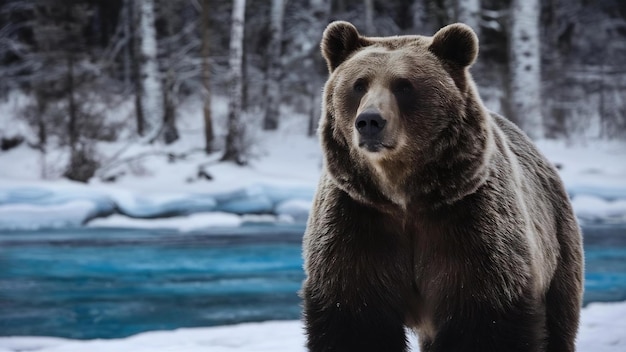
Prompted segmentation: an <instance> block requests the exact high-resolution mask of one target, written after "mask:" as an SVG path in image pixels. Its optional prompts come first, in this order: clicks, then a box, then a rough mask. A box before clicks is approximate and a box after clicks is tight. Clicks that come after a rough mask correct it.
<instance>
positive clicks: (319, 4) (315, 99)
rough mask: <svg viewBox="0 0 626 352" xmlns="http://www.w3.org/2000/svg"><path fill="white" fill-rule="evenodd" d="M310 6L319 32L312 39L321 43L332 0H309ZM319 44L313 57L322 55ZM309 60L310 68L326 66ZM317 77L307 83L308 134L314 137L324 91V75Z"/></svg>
mask: <svg viewBox="0 0 626 352" xmlns="http://www.w3.org/2000/svg"><path fill="white" fill-rule="evenodd" d="M309 7H310V8H311V13H312V14H313V18H314V25H315V26H317V28H316V30H315V31H314V33H317V36H316V37H315V38H311V40H313V41H315V42H317V43H319V42H320V41H321V39H322V32H323V31H324V26H326V24H327V23H328V17H329V16H330V10H331V1H330V0H309ZM318 48H319V46H318V45H316V46H314V50H315V52H314V53H311V55H310V57H313V58H320V59H321V55H320V54H319V51H318V50H319V49H318ZM307 61H308V65H310V66H311V67H310V70H315V69H316V67H319V66H324V65H318V64H317V63H316V61H315V60H313V59H311V60H307ZM314 77H315V79H313V80H311V81H309V83H308V84H307V93H308V94H309V95H310V104H311V106H310V107H309V123H308V126H309V128H308V131H307V133H308V136H309V137H312V136H314V135H315V131H316V130H317V125H318V122H319V119H320V115H321V108H320V104H321V103H320V102H321V100H322V99H321V93H322V89H321V88H322V85H323V84H324V83H323V80H322V78H321V77H323V75H317V74H316V75H315V76H314Z"/></svg>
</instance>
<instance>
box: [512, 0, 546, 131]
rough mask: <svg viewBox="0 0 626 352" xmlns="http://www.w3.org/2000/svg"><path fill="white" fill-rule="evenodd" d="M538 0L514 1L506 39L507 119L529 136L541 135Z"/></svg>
mask: <svg viewBox="0 0 626 352" xmlns="http://www.w3.org/2000/svg"><path fill="white" fill-rule="evenodd" d="M540 12H541V10H540V6H539V1H538V0H514V1H513V4H512V11H511V29H510V39H509V71H510V74H511V78H510V85H511V89H510V93H511V96H510V99H509V104H510V112H511V113H512V116H510V118H511V119H512V120H513V121H514V122H515V123H517V124H518V125H519V126H520V127H521V128H522V129H523V130H524V131H525V132H526V133H527V134H528V136H529V137H530V138H532V139H538V138H543V137H544V126H543V116H542V114H541V50H540V36H539V16H540V14H541V13H540Z"/></svg>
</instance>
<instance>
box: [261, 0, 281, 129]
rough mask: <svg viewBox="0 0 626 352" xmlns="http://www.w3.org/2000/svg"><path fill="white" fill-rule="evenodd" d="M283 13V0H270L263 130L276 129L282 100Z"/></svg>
mask: <svg viewBox="0 0 626 352" xmlns="http://www.w3.org/2000/svg"><path fill="white" fill-rule="evenodd" d="M284 13H285V1H284V0H272V13H271V23H270V42H269V45H268V50H267V55H268V56H269V60H268V61H269V65H268V69H267V76H266V79H265V84H266V86H267V88H266V91H267V103H266V104H265V117H264V119H263V129H264V130H275V129H277V128H278V121H279V117H280V103H281V100H282V94H281V93H282V92H281V89H280V80H281V76H282V73H283V70H282V41H283V18H284Z"/></svg>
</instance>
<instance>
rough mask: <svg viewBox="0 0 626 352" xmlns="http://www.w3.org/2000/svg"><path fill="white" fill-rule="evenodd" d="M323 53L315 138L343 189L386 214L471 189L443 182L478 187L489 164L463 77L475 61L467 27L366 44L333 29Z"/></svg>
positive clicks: (344, 25) (352, 31) (481, 119)
mask: <svg viewBox="0 0 626 352" xmlns="http://www.w3.org/2000/svg"><path fill="white" fill-rule="evenodd" d="M321 49H322V55H323V56H324V58H325V59H326V63H327V65H328V70H329V72H330V75H329V78H328V81H327V83H326V86H325V89H324V102H323V117H322V120H321V121H320V131H319V132H320V137H321V141H322V146H323V148H324V150H325V153H326V154H325V155H326V166H327V169H328V172H329V174H330V176H331V178H332V179H334V180H335V181H336V183H337V184H338V185H339V187H340V188H341V189H343V190H344V191H346V192H348V193H349V194H350V195H351V196H352V197H354V198H357V199H360V200H362V201H364V202H366V203H370V204H375V205H377V206H382V207H388V208H389V207H391V208H393V207H394V206H406V205H407V204H408V203H410V202H412V201H414V200H416V199H421V200H422V201H427V202H444V203H445V202H450V201H453V200H454V199H452V198H455V199H459V198H460V197H462V196H463V195H465V194H467V192H469V191H470V189H469V188H474V189H475V187H477V186H476V185H472V186H471V187H469V186H466V185H461V184H460V183H463V182H460V181H456V180H455V181H454V184H445V182H447V180H443V179H442V178H445V177H448V176H449V175H448V173H450V172H454V173H461V174H463V175H464V176H466V177H469V178H471V179H475V178H476V177H478V176H477V174H481V175H479V176H480V177H479V178H480V179H482V178H483V175H482V173H483V172H480V170H475V168H476V165H480V164H482V163H483V162H484V160H483V159H484V158H485V154H486V152H485V150H486V149H487V148H486V147H487V143H488V140H489V132H488V131H489V129H488V128H487V127H486V125H487V124H488V113H486V111H485V109H484V108H483V107H482V102H481V101H480V98H479V97H478V95H477V93H476V91H475V88H474V84H473V81H472V79H471V77H470V75H469V73H468V68H469V67H470V66H471V65H472V63H473V62H474V61H475V59H476V56H477V54H478V39H477V37H476V35H475V34H474V32H473V31H472V29H471V28H470V27H468V26H466V25H464V24H452V25H449V26H446V27H444V28H442V29H441V30H439V31H438V32H437V33H436V34H435V35H434V36H433V37H425V36H418V35H410V36H397V37H364V36H361V35H360V34H359V32H358V31H357V29H356V28H355V27H354V26H353V25H352V24H350V23H348V22H343V21H337V22H333V23H331V24H330V25H328V27H327V28H326V30H325V31H324V34H323V38H322V44H321ZM461 159H462V160H461ZM469 159H472V160H471V161H470V162H469V163H468V161H469ZM474 159H476V160H474Z"/></svg>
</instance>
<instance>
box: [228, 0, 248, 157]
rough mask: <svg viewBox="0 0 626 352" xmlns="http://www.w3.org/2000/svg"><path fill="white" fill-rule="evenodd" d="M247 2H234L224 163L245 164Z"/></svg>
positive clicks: (242, 0) (238, 0) (235, 0)
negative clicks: (244, 95) (242, 120)
mask: <svg viewBox="0 0 626 352" xmlns="http://www.w3.org/2000/svg"><path fill="white" fill-rule="evenodd" d="M245 14H246V0H234V2H233V13H232V25H231V32H230V57H229V59H228V64H229V67H230V71H229V83H230V100H229V103H228V134H227V135H226V145H225V148H224V149H225V150H224V155H223V156H222V161H234V162H235V163H238V164H242V163H243V133H244V131H243V126H242V124H241V114H242V112H243V108H242V104H243V79H242V76H243V50H244V45H243V44H244V27H245Z"/></svg>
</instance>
